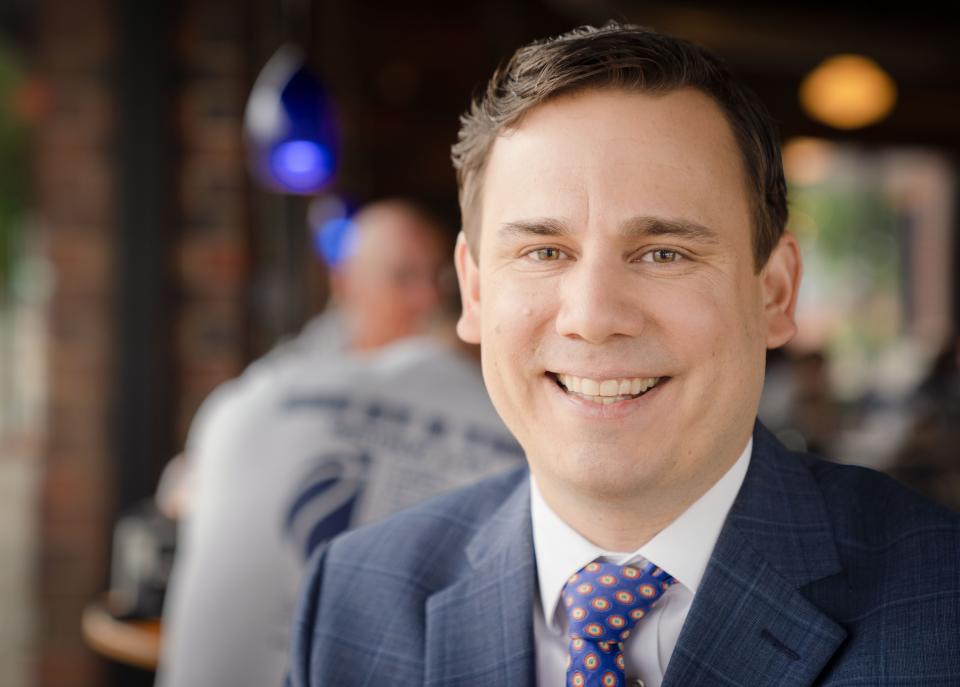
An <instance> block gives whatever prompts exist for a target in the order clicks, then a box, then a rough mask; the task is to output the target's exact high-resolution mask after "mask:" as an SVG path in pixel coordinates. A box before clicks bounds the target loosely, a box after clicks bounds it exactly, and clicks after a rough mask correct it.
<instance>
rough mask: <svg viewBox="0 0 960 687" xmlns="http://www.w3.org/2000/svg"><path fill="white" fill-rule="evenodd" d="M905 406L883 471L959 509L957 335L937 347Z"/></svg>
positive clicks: (959, 363) (959, 340)
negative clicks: (901, 436)
mask: <svg viewBox="0 0 960 687" xmlns="http://www.w3.org/2000/svg"><path fill="white" fill-rule="evenodd" d="M908 406H909V408H910V410H909V412H910V415H911V421H910V429H909V431H908V433H907V436H906V438H905V440H904V442H903V445H902V446H900V447H899V449H898V450H897V452H896V456H895V458H894V461H893V465H891V466H890V468H889V469H888V470H887V472H888V473H889V474H890V475H892V476H893V477H896V478H897V479H898V480H900V481H901V482H904V483H905V484H907V485H908V486H910V487H912V488H914V489H916V490H917V491H919V492H920V493H921V494H923V495H925V496H927V497H929V498H931V499H934V500H935V501H939V502H940V503H942V504H944V505H945V506H947V507H949V508H952V509H953V510H955V511H958V512H960V338H956V337H955V338H953V339H952V340H951V341H950V343H949V344H948V345H946V346H945V347H944V348H943V349H942V350H941V351H940V353H939V354H938V355H937V357H936V358H935V359H934V361H933V364H932V365H931V368H930V373H929V374H928V375H927V377H926V379H924V380H923V381H922V382H921V383H920V385H919V386H918V388H917V390H916V392H915V393H914V395H913V398H912V399H911V400H910V402H909V404H908Z"/></svg>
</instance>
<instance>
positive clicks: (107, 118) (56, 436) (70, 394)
mask: <svg viewBox="0 0 960 687" xmlns="http://www.w3.org/2000/svg"><path fill="white" fill-rule="evenodd" d="M37 22H38V30H37V35H38V37H39V46H38V63H39V67H40V69H41V70H42V72H43V74H44V75H45V78H46V80H47V82H48V85H49V88H50V93H51V109H50V112H49V113H48V115H47V118H46V119H45V121H44V123H43V125H42V126H41V127H40V128H39V130H38V132H37V136H36V141H35V146H36V152H35V172H34V173H35V179H34V182H35V183H34V185H35V189H36V203H37V209H38V212H39V219H40V225H41V230H42V232H43V234H44V241H45V243H46V252H47V256H48V258H49V260H50V262H51V264H52V267H53V269H54V274H55V282H54V286H53V292H52V296H51V301H50V313H49V324H48V326H49V352H48V356H49V357H48V365H49V381H50V387H49V406H48V419H47V422H48V434H47V439H46V442H45V448H44V450H43V462H44V465H43V477H42V481H41V494H40V498H39V503H40V514H39V520H40V533H41V539H40V543H39V547H38V551H39V562H38V563H39V564H38V571H39V575H38V578H37V580H36V585H37V596H38V598H37V601H38V618H37V625H36V627H37V634H38V637H37V645H36V646H37V663H36V668H35V677H36V684H37V685H42V686H43V687H58V686H60V685H63V686H67V685H70V686H72V687H82V686H84V685H97V684H101V682H102V676H103V672H102V671H103V665H102V663H101V662H100V661H99V660H98V659H97V658H96V657H95V656H94V655H93V654H92V653H91V652H90V651H89V650H88V649H86V647H85V646H84V644H83V642H82V640H81V638H80V615H81V612H82V610H83V607H84V604H86V603H87V602H88V601H89V600H90V599H91V598H92V597H93V596H94V595H95V594H96V593H97V592H98V591H100V590H101V589H103V585H104V580H105V577H106V569H105V568H106V561H107V560H108V549H107V547H108V538H109V523H108V517H109V516H108V513H109V508H110V499H109V495H110V493H111V484H110V475H111V469H110V457H109V450H108V434H107V417H108V412H109V404H110V400H111V399H110V393H109V390H110V364H109V362H110V355H111V338H110V337H111V332H112V318H111V312H110V305H109V304H110V302H111V297H110V293H111V289H112V288H113V282H112V278H111V269H110V266H111V262H112V259H113V249H112V244H113V233H112V232H113V226H112V212H113V191H112V177H111V169H110V127H111V120H112V105H111V94H110V87H109V83H108V80H107V67H108V65H109V60H110V54H111V49H112V43H113V35H112V34H111V31H110V26H111V24H110V21H109V17H108V12H107V2H106V1H105V0H89V1H87V2H83V3H77V2H72V1H71V0H46V1H45V2H43V3H42V4H41V5H40V7H39V9H38V16H37Z"/></svg>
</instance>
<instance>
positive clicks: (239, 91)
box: [0, 0, 250, 687]
mask: <svg viewBox="0 0 960 687" xmlns="http://www.w3.org/2000/svg"><path fill="white" fill-rule="evenodd" d="M116 10H117V7H116V5H115V4H114V3H112V2H110V1H109V0H85V1H84V2H82V3H78V2H75V1H73V0H43V2H41V3H39V5H38V8H37V16H36V20H37V31H36V33H37V36H38V41H39V45H38V51H37V66H38V69H39V70H40V72H41V73H42V74H43V77H44V80H45V81H46V83H47V84H48V87H49V89H50V95H51V108H50V112H49V113H48V115H47V117H46V118H45V119H44V121H43V122H42V124H41V125H40V126H39V127H38V131H37V135H36V141H35V174H34V187H35V190H36V206H37V210H38V214H39V220H40V226H41V230H42V233H43V242H44V244H45V251H46V255H47V257H48V258H49V260H50V262H51V265H52V267H53V271H54V275H55V284H54V289H53V293H52V297H51V301H50V311H49V329H50V339H49V340H50V348H49V351H48V360H49V380H50V389H49V407H48V432H47V437H46V441H45V446H44V449H43V476H42V478H41V484H40V496H39V502H40V513H39V521H40V542H39V547H38V562H37V570H38V571H39V575H38V578H37V580H36V599H37V608H38V620H37V645H36V646H37V654H36V663H35V668H34V671H33V672H34V678H35V684H36V685H37V687H59V686H61V685H63V686H64V687H66V686H69V687H94V686H97V685H103V684H109V683H110V682H111V676H113V678H116V676H117V674H116V673H115V672H114V671H110V670H107V664H105V662H104V661H103V660H102V659H100V658H99V657H97V656H96V655H95V654H93V653H92V652H91V651H90V650H89V649H87V648H86V646H85V644H84V642H83V639H82V637H81V633H80V617H81V613H82V611H83V608H84V606H85V604H87V603H88V602H89V601H90V600H91V599H92V598H94V597H95V596H96V595H97V594H99V593H101V592H102V591H103V590H104V589H105V588H106V586H107V584H108V574H109V571H108V565H109V557H110V539H111V536H112V527H113V522H112V516H113V514H114V508H115V504H116V503H117V494H115V489H116V487H117V483H116V476H117V474H118V473H117V468H118V466H117V465H116V464H115V462H116V458H115V456H114V455H113V454H114V452H115V445H114V435H115V427H113V426H112V422H113V420H114V419H115V418H116V413H115V407H114V404H115V403H118V402H122V399H117V398H116V391H117V389H122V388H123V387H122V386H121V385H117V383H116V381H117V380H116V379H115V376H116V374H117V369H116V364H115V356H116V354H117V341H116V338H115V337H116V332H117V321H116V317H117V316H118V313H117V312H116V305H117V303H118V300H117V298H116V292H117V290H118V289H122V288H124V285H123V284H120V283H118V282H119V276H118V271H117V265H116V260H117V257H118V246H119V235H118V231H119V228H118V226H117V222H116V218H117V217H118V207H119V203H120V202H121V199H120V198H119V197H118V187H119V184H118V174H119V173H120V169H119V168H118V159H119V158H118V156H117V150H116V149H115V145H116V137H115V129H116V126H117V125H118V122H117V121H116V119H117V117H118V114H117V113H118V106H117V105H118V99H119V97H120V94H118V92H117V90H116V88H117V82H116V79H115V75H116V70H117V59H118V44H119V43H120V40H119V39H120V38H121V36H120V33H119V32H120V31H121V30H122V28H121V27H120V24H119V21H118V16H117V13H116ZM247 28H248V25H247V15H246V14H245V13H244V11H243V3H236V2H228V1H225V0H195V1H191V2H189V3H180V4H179V5H178V6H177V12H176V15H175V20H174V34H175V40H174V41H172V42H171V44H170V45H169V46H168V47H167V49H168V50H169V51H170V55H167V56H166V58H168V59H170V60H172V62H173V63H174V64H175V66H176V69H175V70H174V73H175V75H176V78H177V82H176V83H175V84H172V91H173V93H174V97H175V101H176V102H175V103H174V105H173V107H172V108H171V111H172V112H173V113H174V114H173V115H172V116H171V121H170V122H169V126H170V128H171V131H173V132H174V138H175V140H177V141H178V145H177V150H176V153H175V155H173V159H174V160H175V169H174V174H173V175H171V176H172V180H171V183H173V184H175V186H176V187H175V188H172V189H169V194H168V195H169V196H170V197H171V198H174V199H176V200H175V204H176V206H177V207H176V208H175V210H174V211H173V212H172V213H171V215H172V216H174V217H175V218H176V221H175V226H171V227H170V231H169V235H168V240H169V242H170V243H169V244H168V247H169V249H170V252H169V255H170V262H171V266H170V269H169V275H168V280H169V284H167V288H168V291H169V293H170V294H171V299H170V300H171V301H172V309H171V312H170V318H169V319H170V324H171V326H172V328H173V331H172V332H171V333H170V339H171V345H172V347H173V351H172V356H171V357H170V361H171V362H170V364H171V365H172V367H173V369H171V370H167V372H168V373H169V374H170V375H172V378H173V380H174V381H173V383H172V395H173V398H172V405H173V414H174V417H173V418H172V421H171V422H170V423H169V426H170V427H171V428H172V431H173V432H174V434H175V437H173V439H172V442H171V443H172V444H173V445H174V446H182V444H183V439H184V437H185V434H186V430H187V427H188V426H189V422H190V420H191V419H192V416H193V414H194V412H195V411H196V408H197V407H198V405H199V404H200V402H201V401H202V400H203V398H204V397H205V396H206V395H207V394H208V393H209V392H210V390H211V389H212V388H213V387H215V386H216V385H217V384H219V383H220V382H222V381H224V380H225V379H228V378H230V377H233V376H235V375H236V374H237V373H238V372H239V371H240V369H241V368H242V365H243V363H244V361H245V360H246V357H247V351H246V341H247V338H248V337H247V321H246V311H247V302H248V298H247V293H246V284H247V281H248V275H249V272H250V267H249V263H250V257H249V228H248V221H247V217H248V214H249V210H248V206H247V202H248V201H247V198H248V196H249V189H248V188H247V181H246V176H245V172H244V165H243V157H242V147H241V136H240V133H241V123H242V113H243V107H244V104H245V99H246V94H247V92H248V90H249V77H248V75H247V68H248V67H247V60H248V59H249V56H248V52H249V51H247V50H245V47H244V40H245V37H246V33H245V32H246V31H247ZM154 467H155V466H147V467H146V469H147V470H151V469H153V468H154ZM126 496H127V497H129V495H126ZM134 496H136V497H139V496H141V495H134ZM0 672H2V671H0Z"/></svg>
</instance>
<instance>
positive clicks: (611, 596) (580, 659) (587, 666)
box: [563, 560, 674, 687]
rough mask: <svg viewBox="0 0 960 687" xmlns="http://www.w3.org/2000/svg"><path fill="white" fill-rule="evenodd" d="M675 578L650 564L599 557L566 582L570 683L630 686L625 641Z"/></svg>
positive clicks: (569, 685)
mask: <svg viewBox="0 0 960 687" xmlns="http://www.w3.org/2000/svg"><path fill="white" fill-rule="evenodd" d="M673 582H674V579H673V578H672V577H671V576H670V575H669V574H667V573H666V572H664V571H663V570H661V569H660V568H658V567H657V566H655V565H654V564H653V563H648V564H647V565H646V567H644V568H643V569H642V570H641V569H639V568H636V567H634V566H632V565H616V564H615V563H605V562H603V561H599V560H598V561H594V562H593V563H588V564H587V565H586V566H585V567H584V568H583V569H582V570H580V572H578V573H576V574H575V575H574V576H573V577H571V578H570V579H569V580H567V583H566V584H565V585H564V587H563V603H564V606H566V610H567V617H568V618H569V620H570V628H569V633H570V656H569V658H568V659H567V687H614V686H615V685H619V686H623V685H625V684H626V679H625V677H624V663H623V643H624V642H625V641H626V640H627V637H629V636H630V631H631V630H632V629H633V626H634V625H635V624H636V623H637V621H638V620H640V619H641V618H643V616H645V615H646V614H647V613H648V612H649V611H650V609H651V608H652V607H653V605H654V604H655V603H656V602H657V600H658V599H659V598H660V597H661V596H663V593H664V592H665V591H667V589H669V588H670V585H671V584H673Z"/></svg>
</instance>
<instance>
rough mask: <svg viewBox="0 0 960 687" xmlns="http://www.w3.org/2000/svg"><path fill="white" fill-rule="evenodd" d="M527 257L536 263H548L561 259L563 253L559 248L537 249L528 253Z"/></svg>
mask: <svg viewBox="0 0 960 687" xmlns="http://www.w3.org/2000/svg"><path fill="white" fill-rule="evenodd" d="M527 255H529V256H530V257H531V258H533V259H534V260H536V261H538V262H550V261H551V260H559V259H560V258H562V257H563V252H562V251H561V250H560V249H559V248H537V249H536V250H534V251H530V252H529V253H528V254H527Z"/></svg>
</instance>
